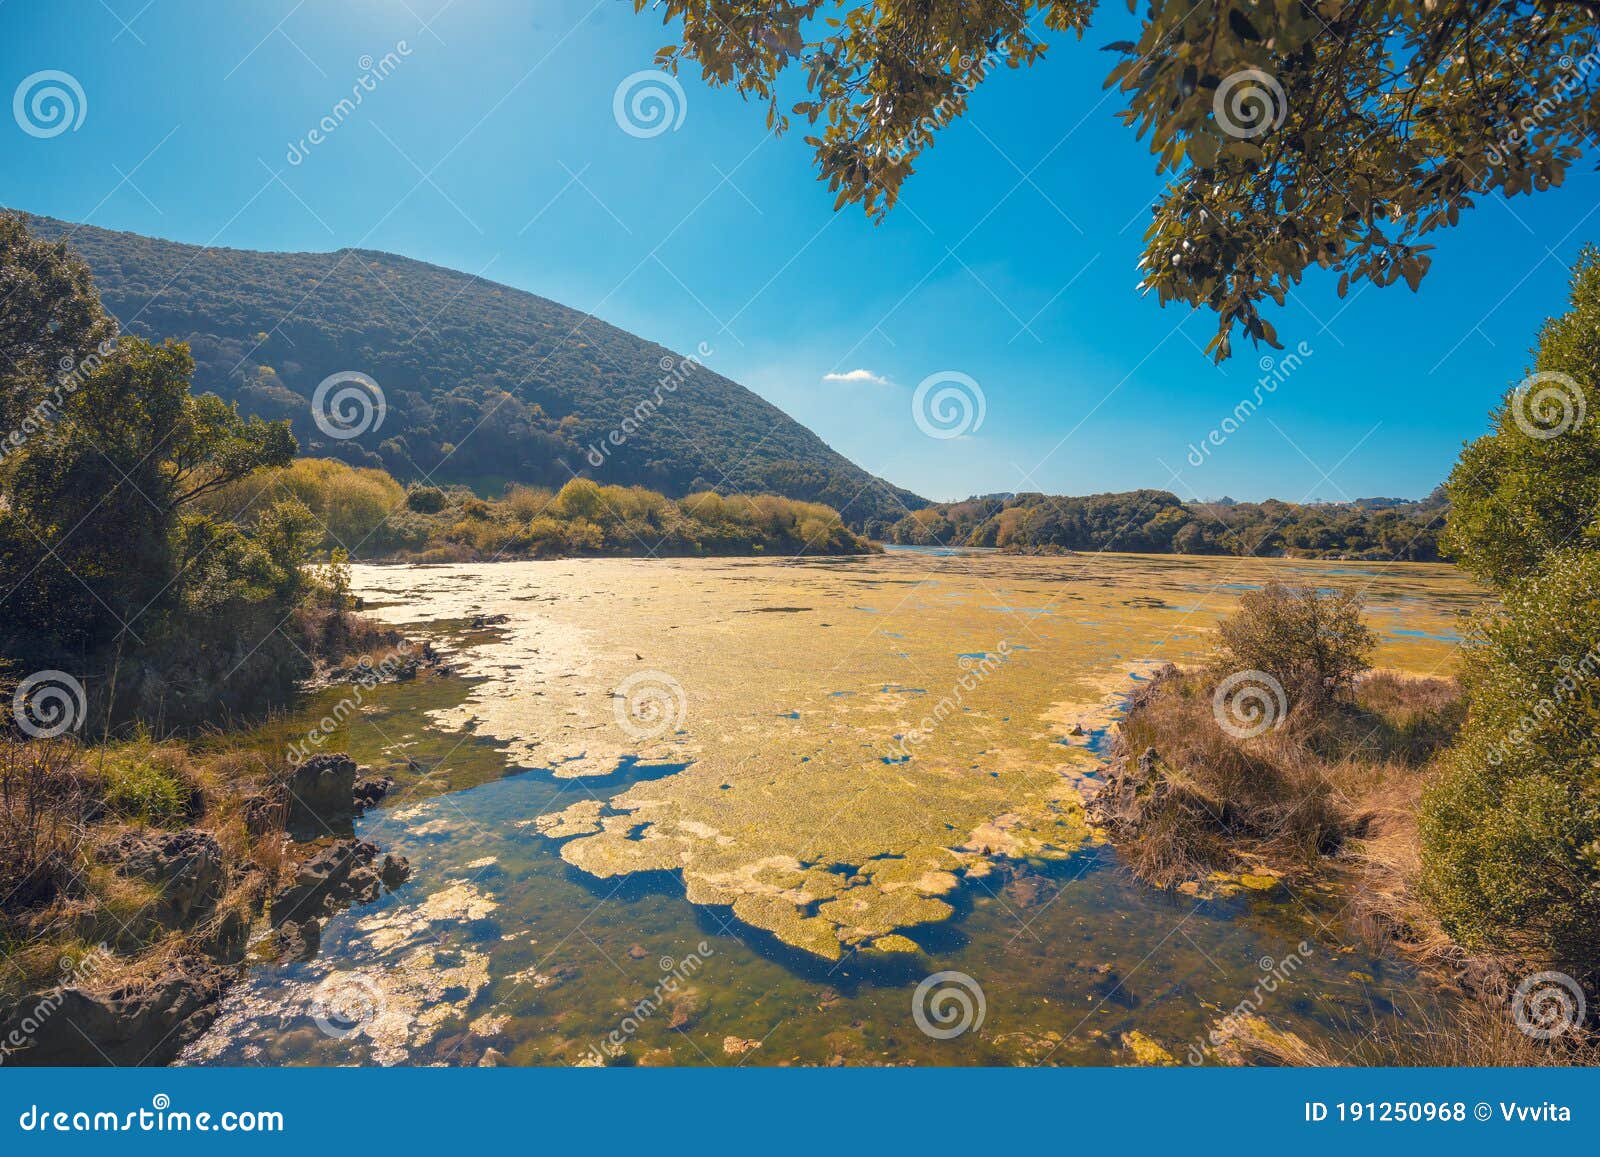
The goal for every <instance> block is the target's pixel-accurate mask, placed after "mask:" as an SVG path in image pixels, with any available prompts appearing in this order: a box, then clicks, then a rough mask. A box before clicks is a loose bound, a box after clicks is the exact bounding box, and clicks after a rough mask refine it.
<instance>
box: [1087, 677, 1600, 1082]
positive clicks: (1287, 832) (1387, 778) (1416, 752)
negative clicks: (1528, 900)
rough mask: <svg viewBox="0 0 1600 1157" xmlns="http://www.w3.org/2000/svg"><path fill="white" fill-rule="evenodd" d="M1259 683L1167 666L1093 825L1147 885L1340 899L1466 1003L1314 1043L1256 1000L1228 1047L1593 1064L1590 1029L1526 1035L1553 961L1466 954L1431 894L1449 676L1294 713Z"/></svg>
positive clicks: (1369, 680)
mask: <svg viewBox="0 0 1600 1157" xmlns="http://www.w3.org/2000/svg"><path fill="white" fill-rule="evenodd" d="M1250 674H1251V675H1252V676H1253V677H1255V679H1256V684H1257V685H1256V686H1254V687H1253V688H1246V689H1245V690H1244V694H1245V695H1246V697H1247V701H1244V702H1243V703H1242V705H1241V701H1239V700H1237V699H1236V698H1235V699H1234V700H1233V702H1231V703H1230V702H1229V697H1230V694H1232V695H1234V696H1237V694H1238V692H1237V691H1233V692H1231V693H1230V690H1229V688H1228V686H1227V680H1226V679H1222V680H1220V681H1219V676H1218V673H1217V671H1216V670H1215V669H1208V668H1205V667H1194V668H1189V669H1184V670H1180V669H1179V668H1177V667H1175V666H1168V667H1166V668H1164V669H1163V670H1162V671H1161V672H1159V673H1158V674H1157V675H1156V676H1155V677H1154V678H1153V679H1152V680H1151V681H1150V682H1148V683H1146V684H1144V685H1142V686H1141V687H1139V688H1138V689H1137V691H1136V692H1135V693H1134V694H1133V695H1132V696H1131V698H1130V701H1129V705H1128V709H1127V712H1126V715H1125V717H1124V718H1123V719H1122V721H1121V722H1120V724H1119V725H1118V728H1117V734H1116V736H1115V738H1114V740H1113V741H1112V743H1111V744H1110V753H1109V754H1110V758H1109V760H1108V764H1107V768H1106V773H1105V777H1104V781H1103V782H1102V783H1094V784H1090V785H1089V804H1088V806H1089V813H1090V816H1091V818H1093V819H1094V820H1095V822H1097V823H1099V824H1101V825H1103V827H1104V828H1105V830H1106V831H1107V833H1108V835H1109V836H1110V838H1111V839H1112V840H1113V842H1114V844H1115V846H1116V847H1117V848H1118V850H1119V852H1121V853H1122V855H1123V856H1124V858H1125V860H1126V862H1127V863H1128V865H1129V867H1130V870H1132V871H1133V873H1134V874H1135V875H1137V876H1138V877H1139V878H1141V879H1143V880H1145V881H1147V882H1148V883H1150V884H1151V885H1152V886H1155V887H1160V888H1164V889H1171V890H1174V891H1177V892H1180V893H1186V894H1189V895H1198V896H1205V895H1214V894H1216V893H1218V892H1219V891H1221V892H1227V891H1230V890H1237V889H1239V888H1273V889H1278V888H1281V889H1284V890H1285V891H1287V892H1288V893H1289V894H1291V895H1294V896H1299V895H1301V894H1319V893H1320V894H1323V895H1329V894H1331V895H1332V896H1333V897H1334V898H1335V902H1336V903H1337V904H1338V906H1339V909H1340V910H1341V911H1342V912H1345V913H1348V916H1349V919H1350V924H1351V927H1352V928H1353V929H1354V930H1355V931H1356V932H1357V933H1358V934H1359V935H1361V936H1362V937H1363V939H1364V940H1365V941H1366V942H1367V943H1368V944H1369V945H1370V946H1371V947H1372V950H1373V951H1376V952H1379V953H1382V954H1385V955H1389V956H1392V957H1395V958H1398V959H1401V960H1404V961H1406V962H1407V963H1408V964H1410V965H1412V966H1413V967H1416V968H1417V969H1419V970H1420V971H1421V972H1422V973H1423V974H1424V975H1425V976H1427V977H1429V978H1430V979H1431V980H1432V981H1433V982H1434V983H1436V984H1438V985H1439V986H1441V988H1443V989H1444V990H1446V991H1449V992H1454V993H1456V994H1458V995H1459V999H1457V1000H1453V1001H1448V1002H1446V1003H1444V1004H1443V1005H1441V1006H1440V1010H1439V1011H1437V1012H1435V1013H1433V1014H1430V1015H1428V1016H1426V1017H1424V1018H1422V1020H1421V1023H1420V1024H1418V1025H1416V1026H1413V1027H1412V1028H1411V1029H1410V1030H1409V1031H1398V1030H1397V1029H1396V1028H1395V1027H1394V1026H1389V1027H1388V1028H1386V1029H1381V1030H1378V1031H1372V1032H1369V1033H1365V1034H1360V1035H1348V1036H1346V1037H1344V1038H1342V1039H1341V1038H1338V1037H1336V1038H1335V1039H1334V1040H1333V1041H1318V1042H1308V1041H1307V1040H1306V1039H1304V1038H1303V1037H1302V1036H1300V1035H1298V1034H1296V1033H1293V1032H1286V1031H1284V1030H1282V1029H1281V1028H1279V1027H1277V1026H1275V1025H1274V1024H1273V1023H1272V1021H1271V1019H1270V1017H1266V1016H1262V1015H1260V1014H1259V1013H1257V1012H1256V1011H1255V1010H1254V1009H1253V1008H1252V1009H1250V1010H1249V1011H1247V1012H1245V1013H1243V1014H1242V1015H1239V1016H1237V1017H1235V1018H1234V1019H1233V1020H1232V1021H1231V1022H1230V1023H1229V1024H1228V1025H1227V1026H1226V1029H1225V1032H1224V1038H1225V1039H1224V1040H1223V1042H1222V1044H1223V1055H1224V1056H1225V1057H1226V1058H1227V1059H1229V1060H1230V1061H1232V1062H1233V1063H1262V1062H1266V1063H1284V1064H1296V1065H1343V1064H1369V1065H1371V1064H1405V1065H1443V1066H1453V1065H1475V1066H1481V1065H1551V1064H1578V1065H1592V1064H1595V1063H1597V1062H1600V1042H1596V1041H1595V1040H1594V1038H1593V1036H1592V1034H1590V1033H1589V1032H1587V1031H1586V1030H1585V1029H1584V1026H1583V1025H1582V1024H1581V1023H1578V1024H1575V1025H1572V1026H1570V1030H1568V1029H1563V1030H1561V1031H1557V1032H1554V1033H1548V1034H1545V1033H1541V1032H1538V1031H1534V1032H1530V1031H1528V1029H1529V1027H1530V1023H1532V1024H1533V1025H1534V1027H1537V1025H1536V1022H1530V1021H1529V1020H1528V1019H1527V1018H1529V1017H1534V1016H1537V1015H1543V1014H1544V1013H1545V1012H1547V1011H1548V1010H1547V1009H1541V1010H1538V1011H1537V1012H1530V1011H1529V1008H1528V1005H1529V1000H1530V997H1529V992H1528V991H1527V988H1526V985H1523V982H1524V980H1525V978H1527V977H1529V976H1534V977H1535V979H1537V977H1538V976H1540V975H1552V976H1553V975H1554V974H1552V973H1544V972H1541V970H1542V969H1545V968H1546V967H1547V963H1546V962H1543V961H1540V960H1537V959H1533V958H1529V957H1518V956H1515V955H1513V954H1509V953H1498V954H1496V953H1487V952H1481V951H1479V952H1473V951H1470V950H1468V949H1467V948H1464V947H1463V946H1461V945H1460V944H1458V943H1456V942H1455V941H1454V940H1453V939H1452V938H1451V937H1450V936H1449V935H1448V933H1447V932H1446V931H1445V929H1444V928H1443V927H1442V926H1441V924H1440V922H1439V920H1438V918H1437V917H1436V916H1435V915H1434V913H1433V911H1432V910H1431V909H1430V907H1429V906H1428V904H1426V903H1425V902H1424V900H1423V898H1422V893H1421V874H1422V868H1421V855H1420V840H1419V836H1418V813H1419V809H1420V807H1421V801H1422V795H1423V789H1424V786H1425V784H1426V782H1427V780H1428V777H1429V775H1430V774H1432V766H1433V762H1434V760H1435V759H1436V758H1437V757H1438V755H1439V754H1440V753H1441V752H1442V751H1444V750H1445V749H1446V748H1447V747H1448V746H1449V745H1450V744H1451V743H1452V742H1453V741H1454V740H1455V738H1456V736H1457V734H1458V733H1459V731H1460V728H1461V724H1462V722H1463V718H1464V703H1463V702H1462V699H1461V694H1460V689H1459V687H1458V686H1457V685H1456V684H1455V682H1454V681H1453V680H1450V679H1440V678H1425V677H1416V676H1408V675H1406V674H1404V673H1400V672H1393V671H1378V672H1372V673H1370V674H1368V675H1366V676H1365V677H1363V678H1360V679H1358V680H1357V681H1356V683H1355V684H1354V686H1353V688H1352V689H1351V692H1350V695H1349V696H1348V698H1347V699H1339V700H1329V701H1326V702H1321V703H1317V704H1315V705H1300V706H1298V707H1295V708H1291V709H1287V710H1285V709H1284V707H1283V706H1282V701H1279V702H1278V703H1274V702H1273V701H1272V699H1271V695H1270V691H1269V689H1268V688H1267V686H1266V680H1265V678H1264V677H1263V676H1262V673H1261V672H1251V673H1250ZM1252 694H1254V696H1255V698H1254V700H1253V702H1250V701H1248V698H1249V696H1250V695H1252ZM1252 712H1254V714H1252ZM1569 983H1571V982H1569ZM1519 985H1523V987H1522V989H1520V990H1519ZM1545 987H1548V985H1546V986H1545ZM1541 999H1547V1000H1548V999H1553V998H1552V997H1550V996H1549V995H1548V994H1544V995H1542V996H1541Z"/></svg>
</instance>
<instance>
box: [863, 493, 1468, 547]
mask: <svg viewBox="0 0 1600 1157" xmlns="http://www.w3.org/2000/svg"><path fill="white" fill-rule="evenodd" d="M1446 509H1447V507H1446V503H1445V502H1444V500H1443V498H1442V497H1441V496H1440V495H1439V494H1438V493H1437V492H1436V493H1435V494H1434V495H1431V496H1429V497H1428V498H1427V499H1425V500H1423V501H1422V502H1403V501H1399V500H1392V499H1362V500H1358V501H1356V502H1350V503H1338V504H1319V505H1300V504H1296V503H1292V502H1280V501H1277V500H1276V499H1269V500H1268V501H1266V502H1231V501H1220V502H1204V503H1195V502H1189V503H1186V502H1183V501H1182V500H1180V499H1179V498H1178V496H1177V495H1175V494H1172V493H1169V492H1168V491H1165V490H1131V491H1127V492H1125V493H1121V494H1091V495H1088V496H1086V497H1075V498H1074V497H1060V496H1055V495H1048V494H1016V495H995V496H988V497H984V498H969V499H967V500H966V501H965V502H951V503H943V504H938V505H934V506H928V507H925V508H924V509H921V510H916V511H912V512H911V513H909V514H907V515H906V516H905V517H903V518H901V519H900V520H899V521H898V522H896V523H894V525H892V526H890V527H889V528H888V530H887V531H886V532H885V535H884V539H885V541H887V542H892V543H896V544H901V545H907V546H930V545H943V546H988V547H999V548H1001V549H1009V550H1117V551H1132V552H1142V553H1150V554H1165V553H1173V554H1232V555H1257V556H1263V557H1273V556H1280V555H1288V556H1293V557H1298V558H1353V559H1384V560H1389V559H1400V560H1406V561H1413V562H1431V561H1435V560H1437V559H1438V558H1439V557H1440V556H1439V533H1440V531H1441V529H1442V527H1443V525H1444V517H1445V513H1446Z"/></svg>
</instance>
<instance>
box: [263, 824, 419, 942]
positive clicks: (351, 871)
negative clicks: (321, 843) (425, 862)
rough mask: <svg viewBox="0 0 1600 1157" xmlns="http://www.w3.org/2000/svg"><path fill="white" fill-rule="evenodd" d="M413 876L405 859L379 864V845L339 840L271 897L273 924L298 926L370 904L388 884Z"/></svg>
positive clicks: (312, 858) (391, 858) (390, 859)
mask: <svg viewBox="0 0 1600 1157" xmlns="http://www.w3.org/2000/svg"><path fill="white" fill-rule="evenodd" d="M375 862H376V866H374V864H375ZM410 874H411V866H410V864H409V863H407V862H406V859H405V857H403V856H389V855H385V856H384V857H383V859H382V861H381V862H380V861H378V848H377V845H375V844H369V843H368V842H367V841H365V840H339V841H337V842H336V843H333V844H330V845H329V846H327V847H325V848H322V849H321V850H320V851H318V852H317V853H316V854H314V855H313V856H312V857H311V858H310V859H309V860H306V861H305V862H304V863H302V864H301V865H300V866H299V868H297V869H296V870H295V878H294V882H293V883H291V884H288V885H286V886H285V887H283V888H280V889H279V890H278V893H277V895H275V896H274V897H273V898H272V922H273V924H275V925H282V924H285V923H289V922H295V923H298V922H301V921H305V920H312V919H316V918H318V917H321V916H326V915H329V914H331V913H333V912H336V911H338V910H339V909H340V908H343V907H346V906H348V905H350V904H365V903H369V902H371V901H373V900H376V899H377V898H378V897H379V896H380V895H381V894H382V892H383V888H384V886H385V885H387V886H389V887H394V886H395V885H396V884H399V883H401V882H403V881H404V880H405V879H406V878H407V877H408V876H409V875H410ZM391 880H393V881H394V883H390V881H391Z"/></svg>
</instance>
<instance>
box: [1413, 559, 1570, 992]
mask: <svg viewBox="0 0 1600 1157" xmlns="http://www.w3.org/2000/svg"><path fill="white" fill-rule="evenodd" d="M1597 588H1600V556H1597V555H1595V554H1593V553H1590V552H1586V551H1565V552H1559V553H1557V554H1555V555H1552V556H1550V557H1549V558H1547V559H1546V561H1545V565H1544V567H1543V568H1542V569H1541V571H1540V572H1539V573H1537V574H1536V575H1534V576H1533V577H1531V578H1528V579H1525V580H1523V581H1521V582H1518V583H1516V584H1514V585H1512V586H1511V587H1510V588H1509V589H1507V590H1506V592H1505V594H1504V603H1505V611H1504V613H1503V614H1502V615H1499V616H1497V617H1496V618H1494V619H1493V620H1491V621H1490V622H1488V623H1487V624H1486V625H1485V629H1484V638H1483V640H1482V644H1481V645H1480V646H1477V647H1474V648H1472V649H1471V650H1470V651H1469V652H1468V656H1467V659H1466V662H1465V669H1464V671H1463V674H1462V683H1463V685H1464V687H1465V690H1466V692H1467V696H1468V700H1469V703H1470V704H1471V709H1470V714H1469V716H1468V721H1467V727H1466V730H1465V732H1464V733H1463V735H1462V738H1461V741H1460V743H1459V744H1458V745H1457V746H1456V748H1455V749H1454V750H1453V751H1451V752H1450V753H1449V755H1448V756H1447V757H1446V759H1445V763H1444V767H1443V770H1442V771H1441V773H1440V775H1439V776H1438V777H1437V778H1436V779H1435V781H1434V782H1433V783H1432V784H1430V785H1429V787H1428V790H1427V791H1426V792H1425V793H1424V795H1423V801H1422V812H1421V816H1420V827H1421V839H1422V852H1423V892H1424V895H1425V897H1426V898H1427V899H1428V900H1429V902H1430V903H1431V904H1432V906H1433V909H1434V911H1435V912H1436V913H1437V914H1438V916H1439V918H1440V920H1441V921H1442V923H1443V924H1444V926H1445V928H1446V929H1447V930H1448V931H1449V932H1450V933H1451V935H1452V936H1454V937H1455V938H1456V939H1457V940H1459V941H1461V942H1462V943H1464V944H1466V945H1468V946H1470V947H1475V948H1486V949H1491V950H1505V951H1513V952H1517V953H1519V954H1521V955H1524V956H1527V957H1530V958H1533V959H1537V960H1542V961H1548V962H1550V963H1551V964H1553V965H1554V966H1556V967H1561V968H1564V969H1566V970H1569V971H1573V972H1575V973H1577V974H1579V975H1583V974H1585V973H1588V972H1591V971H1592V970H1593V969H1594V968H1595V967H1596V965H1597V964H1600V600H1597V599H1596V598H1595V595H1594V592H1595V590H1596V589H1597Z"/></svg>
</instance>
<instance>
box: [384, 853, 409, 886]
mask: <svg viewBox="0 0 1600 1157" xmlns="http://www.w3.org/2000/svg"><path fill="white" fill-rule="evenodd" d="M378 879H380V880H382V881H383V886H384V887H385V888H388V889H390V890H391V891H392V890H393V889H395V888H398V887H399V886H400V885H401V884H404V883H405V882H406V881H407V880H409V879H411V861H410V860H408V859H406V858H405V857H404V856H391V855H389V854H388V853H387V852H385V853H384V856H383V863H382V864H381V865H380V866H379V868H378Z"/></svg>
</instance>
